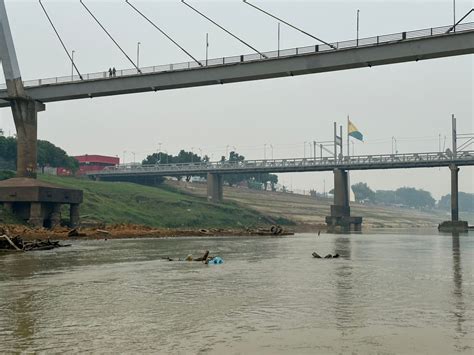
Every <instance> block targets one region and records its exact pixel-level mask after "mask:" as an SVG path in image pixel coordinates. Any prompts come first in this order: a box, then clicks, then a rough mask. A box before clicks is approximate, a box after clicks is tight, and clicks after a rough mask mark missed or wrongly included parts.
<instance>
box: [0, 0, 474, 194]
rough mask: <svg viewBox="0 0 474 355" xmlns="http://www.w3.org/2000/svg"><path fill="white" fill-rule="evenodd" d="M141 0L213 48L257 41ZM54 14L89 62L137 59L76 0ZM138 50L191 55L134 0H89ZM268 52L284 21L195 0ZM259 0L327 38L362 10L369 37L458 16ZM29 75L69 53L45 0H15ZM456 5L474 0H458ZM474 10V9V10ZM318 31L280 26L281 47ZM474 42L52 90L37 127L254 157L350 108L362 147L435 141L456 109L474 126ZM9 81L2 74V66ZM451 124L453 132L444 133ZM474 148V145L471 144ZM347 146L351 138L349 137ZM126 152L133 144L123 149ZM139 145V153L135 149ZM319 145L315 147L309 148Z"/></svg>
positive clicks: (57, 138)
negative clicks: (356, 59)
mask: <svg viewBox="0 0 474 355" xmlns="http://www.w3.org/2000/svg"><path fill="white" fill-rule="evenodd" d="M132 2H133V3H134V4H135V5H136V6H137V7H139V8H140V9H141V10H143V11H144V12H145V13H146V14H147V15H148V16H149V17H150V18H152V19H153V20H154V21H156V23H157V24H158V25H160V26H161V27H162V28H163V29H164V30H166V31H167V32H168V33H169V34H170V35H172V36H173V38H174V39H175V40H177V41H178V42H179V43H180V44H181V45H182V46H183V47H185V48H186V49H187V50H188V51H189V52H191V53H192V54H193V55H194V56H196V57H198V58H204V57H205V36H206V33H209V38H210V47H209V56H210V58H215V57H222V56H230V55H237V54H247V53H250V52H251V50H250V49H248V48H247V47H245V46H243V45H242V44H241V43H239V42H237V41H236V40H235V39H233V38H232V37H229V36H228V35H227V34H225V33H224V32H222V31H221V30H219V29H218V28H216V27H215V26H213V25H212V24H210V23H209V22H207V21H206V20H205V19H203V18H201V17H200V16H199V15H197V14H196V13H194V12H192V11H191V10H190V9H189V8H187V7H186V6H185V5H183V4H181V3H180V1H179V0H174V1H141V0H134V1H133V0H132ZM43 3H44V5H45V6H46V7H47V9H48V11H49V13H50V16H51V17H52V19H53V21H54V22H55V25H56V26H57V28H58V30H59V32H60V33H61V35H62V36H63V39H64V41H65V43H66V45H67V47H68V49H69V50H75V59H76V63H77V66H78V68H79V70H80V71H81V72H82V73H88V72H98V71H103V70H107V69H108V68H109V67H113V66H115V67H116V68H117V69H122V68H124V69H125V68H130V67H131V64H130V63H129V62H128V61H127V59H126V58H125V57H124V56H123V55H122V53H121V52H119V50H118V49H117V48H116V47H115V46H114V44H113V43H112V42H111V41H110V40H109V39H108V37H106V35H105V34H104V33H103V32H102V30H101V29H100V28H99V27H98V25H97V24H96V23H95V22H94V21H93V20H92V18H91V17H90V15H89V14H88V13H87V12H86V11H85V9H84V8H83V7H82V6H81V5H80V3H79V0H64V1H53V0H44V1H43ZM85 3H86V4H87V5H88V6H89V8H90V9H91V10H92V11H94V13H95V14H96V15H97V17H98V18H99V19H100V20H101V21H102V23H103V24H104V25H105V26H106V28H107V29H108V30H110V32H111V33H112V34H113V36H114V37H115V39H116V40H117V41H118V42H119V43H120V44H121V45H122V46H123V48H124V49H125V51H126V52H127V53H128V54H129V55H130V57H131V58H133V60H135V59H136V55H137V54H136V49H137V42H139V41H140V42H141V46H140V66H151V65H160V64H168V63H176V62H184V61H188V57H187V56H186V55H185V54H184V53H183V52H181V51H180V50H179V49H177V48H176V47H174V45H173V44H172V43H171V42H169V41H168V40H167V39H166V38H164V37H163V36H162V35H161V34H160V33H159V32H157V31H156V30H155V29H154V28H153V27H152V26H150V24H148V23H147V22H145V21H144V20H143V19H142V18H141V17H139V16H138V15H137V14H136V13H135V12H133V10H131V8H130V7H129V6H128V5H126V4H125V1H123V0H115V1H94V0H85ZM189 3H190V4H193V5H195V6H196V7H198V8H199V9H200V10H202V11H203V12H205V13H206V14H208V15H209V16H210V17H212V18H214V19H215V20H217V21H218V22H219V23H221V24H222V25H224V26H225V27H227V28H228V29H229V30H231V31H233V32H234V33H235V34H237V35H238V36H241V37H242V38H243V39H245V40H247V41H248V42H250V43H251V44H252V45H253V46H254V47H256V48H257V49H259V50H260V51H268V50H275V49H276V48H277V22H276V20H273V19H271V18H269V17H267V16H265V15H263V14H262V13H260V12H258V11H256V10H254V9H252V8H251V7H249V6H248V5H245V4H243V3H242V2H241V1H240V0H228V1H222V0H220V1H198V0H189ZM254 3H255V4H256V5H261V6H262V7H264V8H265V9H268V10H269V11H271V12H273V13H275V14H278V15H279V16H281V17H282V18H284V19H286V20H288V21H289V22H291V23H293V24H296V25H298V26H299V27H301V28H303V29H305V30H306V31H308V32H310V33H312V34H314V35H316V36H317V37H320V38H322V39H324V40H325V41H341V40H348V39H354V38H355V36H356V11H357V9H360V37H369V36H374V35H382V34H389V33H394V32H401V31H409V30H416V29H423V28H429V27H436V26H444V25H450V24H451V23H452V21H453V11H452V0H443V1H441V0H440V1H385V0H380V1H262V0H255V1H254ZM6 5H7V11H8V14H9V19H10V24H11V27H12V32H13V37H14V40H15V45H16V51H17V55H18V59H19V63H20V69H21V71H22V76H23V79H24V80H28V79H37V78H47V77H55V76H65V75H70V73H71V63H70V61H69V59H68V58H67V56H66V54H65V53H64V51H63V49H62V47H61V46H60V44H59V42H58V40H57V38H56V37H55V34H54V32H53V31H52V29H51V27H50V25H49V23H48V22H47V19H46V18H45V16H44V14H43V12H42V10H41V7H40V5H39V4H38V1H36V0H34V1H33V0H28V1H26V0H25V1H19V0H14V1H13V0H10V1H8V0H7V1H6ZM456 6H457V8H456V14H457V17H458V18H459V17H460V16H462V15H464V14H465V13H466V12H467V11H468V10H469V9H470V8H471V7H472V2H471V1H461V0H457V1H456ZM470 21H474V17H473V16H471V18H470ZM313 44H315V41H314V40H313V39H311V38H310V37H307V36H305V35H303V34H301V33H299V32H297V31H295V30H293V29H291V28H289V27H285V26H284V25H282V27H281V48H294V47H298V46H306V45H313ZM473 59H474V57H473V56H472V55H466V56H460V57H453V58H444V59H435V60H429V61H419V62H414V63H405V64H395V65H389V66H380V67H372V68H363V69H355V70H349V71H340V72H333V73H324V74H312V75H306V76H297V77H291V78H280V79H271V80H263V81H255V82H245V83H237V84H227V85H218V86H209V87H200V88H189V89H181V90H170V91H162V92H157V93H142V94H134V95H124V96H115V97H108V98H96V99H92V100H90V99H87V100H77V101H68V102H60V103H52V104H48V105H47V110H46V112H44V113H41V114H40V116H39V138H40V139H47V140H49V141H51V142H53V143H54V144H56V145H58V146H61V147H62V148H64V149H65V150H66V151H67V152H68V153H69V154H71V155H76V154H85V153H88V154H106V155H114V156H115V155H118V156H120V158H121V159H123V157H125V160H126V162H130V161H132V160H133V159H134V156H135V159H136V160H137V161H139V160H141V159H143V158H144V157H145V156H146V155H147V154H150V153H153V152H155V151H157V149H158V147H159V144H160V143H161V147H162V150H166V151H168V152H169V153H176V152H177V151H178V150H179V149H180V148H185V149H188V150H190V149H191V148H193V150H194V151H195V152H196V153H198V154H200V152H201V151H202V152H203V154H208V155H210V156H211V157H212V158H213V159H218V158H220V156H221V155H223V154H225V152H226V149H229V150H230V149H233V148H234V147H235V148H236V149H237V151H238V152H239V153H241V154H243V155H245V157H246V158H248V159H261V158H263V155H264V144H267V149H266V155H267V157H271V154H272V149H271V148H270V145H272V146H273V156H274V157H275V158H284V157H302V156H303V154H304V150H303V149H304V142H305V141H313V140H316V141H318V140H330V139H332V123H333V122H334V121H338V122H339V123H340V124H344V125H345V122H346V117H347V115H350V117H351V119H352V121H353V122H354V123H355V124H356V125H357V127H358V128H359V130H360V131H362V133H363V134H364V137H365V140H366V141H365V142H364V143H360V142H358V141H355V145H354V149H355V154H377V153H390V152H391V149H392V137H395V138H396V140H397V149H398V151H399V152H403V153H410V152H423V151H436V150H437V149H438V146H439V142H440V141H439V135H440V134H441V146H442V147H445V148H447V147H449V146H450V145H451V139H450V128H451V114H452V113H454V114H455V115H456V117H457V118H458V132H459V133H474V129H473V128H474V127H473V126H474V122H473V121H474V118H473V117H474V116H473V113H474V107H473V106H474V105H473V85H474V84H473V82H474V78H473V74H474V60H473ZM1 79H2V80H1V81H2V82H3V75H2V76H1ZM0 123H1V127H2V128H3V129H4V130H5V132H6V133H7V134H8V132H11V134H13V133H14V125H13V120H12V116H11V112H10V110H9V109H7V108H4V109H0ZM445 136H446V137H447V138H446V140H445V138H444V137H445ZM471 149H474V147H473V146H471ZM344 150H346V149H344ZM124 152H125V153H124ZM132 152H133V153H135V154H133V153H132ZM306 154H307V155H308V154H309V147H308V148H307V149H306ZM280 180H281V181H283V182H284V183H285V184H286V185H288V186H292V187H293V188H294V189H306V190H308V189H310V188H313V189H316V190H318V191H322V190H323V185H324V183H325V185H326V190H329V189H330V188H331V187H332V173H298V174H280ZM358 181H363V182H367V183H368V184H369V186H371V187H372V188H373V189H395V188H398V187H401V186H414V187H417V188H423V189H426V190H429V191H431V192H432V193H433V195H434V196H435V197H436V198H439V197H440V196H441V195H444V194H446V193H449V186H450V184H449V169H448V168H443V169H411V170H385V171H360V172H353V173H351V182H352V183H354V182H358ZM460 190H461V191H466V192H474V168H472V167H468V168H461V172H460Z"/></svg>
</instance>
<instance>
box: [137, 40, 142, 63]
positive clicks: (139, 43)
mask: <svg viewBox="0 0 474 355" xmlns="http://www.w3.org/2000/svg"><path fill="white" fill-rule="evenodd" d="M141 44H142V43H141V42H137V68H140V45H141Z"/></svg>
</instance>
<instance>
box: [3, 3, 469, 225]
mask: <svg viewBox="0 0 474 355" xmlns="http://www.w3.org/2000/svg"><path fill="white" fill-rule="evenodd" d="M79 2H80V3H81V5H82V6H83V7H84V9H85V10H86V11H87V13H88V15H90V16H91V17H92V18H93V19H94V21H95V22H96V23H97V24H98V25H99V26H100V28H101V30H103V31H104V32H105V33H106V35H107V36H108V37H109V39H110V40H111V41H112V42H113V43H114V45H115V46H116V47H117V48H118V49H119V50H120V51H121V52H122V54H123V55H124V56H125V57H126V58H127V60H128V61H129V62H130V63H131V64H132V65H133V68H132V69H128V70H119V71H115V69H114V70H113V71H109V72H99V73H88V74H87V73H85V74H84V73H81V72H80V71H79V69H78V68H77V65H76V63H75V62H74V59H73V57H72V55H71V54H70V51H69V50H68V48H67V46H66V43H65V42H64V40H63V39H62V37H61V34H60V33H59V31H58V30H57V28H56V26H55V25H54V21H53V19H52V17H51V16H50V15H49V13H48V11H47V9H46V7H45V6H44V4H43V3H42V1H41V0H39V4H40V5H41V8H42V10H43V11H44V13H45V15H46V18H47V20H48V21H49V23H50V25H51V27H52V29H53V30H54V32H55V34H56V35H57V38H58V40H59V41H60V44H61V46H62V47H63V49H64V52H65V53H66V54H67V57H68V58H69V59H70V60H71V63H72V66H73V68H74V69H75V71H76V74H77V75H74V74H72V75H71V76H67V77H55V78H41V79H37V80H33V81H23V80H22V77H21V72H20V68H19V65H18V60H17V56H16V52H15V45H14V41H13V37H12V34H11V29H10V25H9V20H8V16H7V12H6V8H5V3H4V0H0V59H1V60H2V66H3V71H4V75H5V80H6V83H5V85H3V87H1V86H0V107H11V109H12V113H13V118H14V121H15V126H16V129H17V176H18V177H22V178H33V179H34V178H35V177H36V170H37V118H38V112H42V111H44V110H45V109H46V107H45V104H46V103H49V102H57V101H65V100H75V99H84V98H95V97H103V96H111V95H121V94H132V93H140V92H150V91H161V90H170V89H180V88H187V87H199V86H205V85H216V84H228V83H235V82H243V81H252V80H263V79H271V78H278V77H290V76H295V75H307V74H314V73H322V72H331V71H340V70H348V69H356V68H364V67H368V68H370V67H374V66H378V65H388V64H394V63H403V62H409V61H423V60H428V59H434V58H443V57H451V56H460V55H467V54H472V53H474V23H472V22H471V23H461V22H462V21H463V20H464V19H465V18H467V16H469V15H470V14H471V13H472V12H473V11H474V9H472V10H471V11H469V12H468V13H467V14H466V15H464V16H463V17H462V18H461V19H460V20H459V21H457V22H456V19H455V20H454V23H453V25H449V26H445V27H434V28H428V29H422V30H417V31H406V32H400V33H395V34H388V35H379V36H374V37H370V38H361V39H359V38H356V39H355V40H351V41H342V42H335V43H329V42H326V41H324V40H322V39H320V38H318V37H316V36H314V35H312V34H310V33H308V32H306V31H303V30H302V29H300V28H298V27H297V26H295V25H293V24H290V23H289V22H286V21H284V20H283V19H281V18H279V17H277V16H275V15H273V14H271V13H269V12H268V11H266V10H264V9H261V8H260V7H258V6H256V5H253V4H250V3H249V1H248V0H244V1H243V2H244V3H245V4H246V5H249V6H251V7H252V8H254V9H255V10H258V11H260V12H262V13H263V14H265V15H266V16H270V17H272V18H274V19H276V20H278V21H279V22H281V23H283V24H285V25H287V26H289V27H291V28H293V29H294V30H297V31H299V32H301V33H303V34H305V35H307V36H309V37H311V38H312V39H313V40H315V44H314V45H311V46H307V47H302V48H293V49H285V50H280V48H278V49H277V50H276V51H271V52H261V51H259V50H258V49H256V48H255V47H254V46H252V45H250V44H249V43H248V42H247V41H245V40H243V39H242V38H240V37H238V36H236V35H235V34H234V33H232V32H231V31H229V30H228V29H226V28H225V27H224V26H223V25H221V24H219V23H218V22H217V21H216V20H214V19H211V18H210V17H208V16H207V15H205V14H204V13H203V12H201V11H199V10H198V9H197V8H195V7H193V6H192V5H190V4H189V3H187V2H186V1H185V0H181V2H182V3H183V4H184V5H186V6H187V7H188V8H190V9H191V10H193V11H194V12H195V13H197V14H198V15H199V16H201V17H203V18H205V19H206V20H207V21H209V22H211V23H212V24H213V25H215V26H217V27H219V28H220V29H221V30H222V31H224V32H226V33H227V34H228V35H229V36H232V37H233V38H234V39H235V40H238V41H239V42H241V43H242V44H244V45H245V46H247V47H248V48H250V49H251V50H252V51H253V53H252V54H243V55H239V56H233V57H223V58H213V59H208V58H206V59H205V60H197V59H196V58H195V57H194V56H192V55H191V54H190V53H189V52H188V51H187V50H186V49H184V48H183V47H182V46H181V45H180V44H178V43H177V42H176V41H175V40H174V39H173V38H172V36H170V35H169V34H167V33H166V32H165V31H164V30H163V29H161V28H160V27H159V26H158V25H157V24H156V23H155V22H153V20H151V19H150V18H149V17H147V16H146V14H144V13H143V12H142V11H140V10H139V9H138V8H137V7H136V6H135V5H134V4H132V2H131V0H125V2H126V3H127V4H128V5H130V7H131V8H132V9H133V10H134V11H135V12H137V13H138V14H139V15H140V16H141V17H143V18H144V19H145V20H146V21H147V22H149V23H150V24H151V25H152V26H153V27H154V28H155V29H156V30H158V31H159V32H160V33H161V34H162V35H164V36H166V37H167V38H168V39H169V40H170V41H171V42H173V44H175V45H176V46H177V47H179V48H180V49H181V50H182V51H183V52H184V53H185V54H186V55H187V56H188V57H190V58H191V59H192V61H189V62H184V63H177V64H169V65H157V66H153V67H146V68H141V67H140V66H139V63H138V58H137V62H134V61H133V60H132V59H131V58H130V56H129V55H128V54H127V53H126V52H125V51H124V50H123V48H122V47H121V45H120V44H119V43H118V41H117V40H116V39H115V38H114V37H113V35H112V34H111V33H110V32H109V31H108V30H107V28H105V26H104V25H103V24H102V23H101V21H100V20H99V19H98V18H97V16H96V15H94V13H93V11H91V9H90V8H89V7H88V6H87V5H86V4H85V3H84V0H79ZM38 63H39V61H38ZM455 127H456V123H455V118H454V117H453V150H452V152H451V154H452V156H445V155H443V154H444V153H424V154H412V155H393V156H390V157H384V156H378V157H376V156H364V157H348V158H345V159H339V160H338V159H336V157H337V154H336V149H335V151H334V156H335V158H334V160H332V161H331V160H330V159H329V160H317V159H313V160H312V161H308V160H304V159H303V160H299V159H294V160H292V161H288V160H286V161H260V162H259V161H254V162H245V164H244V165H242V166H228V165H226V164H221V165H219V164H218V163H207V165H199V166H198V165H193V166H185V167H183V166H168V167H142V169H143V170H141V171H139V170H140V169H138V168H133V169H130V171H128V172H127V171H124V169H125V170H126V169H127V168H124V167H119V168H117V169H116V170H115V171H112V170H110V171H106V172H104V173H101V174H102V177H106V175H105V174H107V173H108V174H109V175H113V174H115V175H114V176H119V175H120V174H135V175H134V176H138V175H137V174H148V173H150V174H155V175H157V174H161V175H176V174H178V175H185V174H188V173H189V174H201V173H207V175H208V196H209V198H210V200H211V201H219V200H221V199H222V181H223V180H222V175H223V174H225V173H230V172H240V171H254V172H258V171H262V172H289V171H295V172H296V171H325V170H334V185H335V197H334V205H333V206H331V216H330V217H328V218H329V219H328V220H327V222H328V224H329V225H332V226H335V225H342V226H351V225H354V226H356V227H357V228H358V227H360V224H361V222H362V219H361V218H359V217H351V216H350V208H349V201H348V195H349V194H348V189H349V187H348V177H347V171H348V170H355V169H388V168H415V167H435V166H449V167H450V169H451V177H452V182H451V186H452V193H451V195H452V201H453V202H452V204H453V206H452V220H453V221H457V219H458V211H457V193H458V186H457V183H458V171H459V168H458V166H460V165H472V163H473V161H472V155H471V152H469V153H468V154H467V155H462V154H461V153H460V155H457V149H456V128H455ZM335 138H337V135H335ZM339 139H340V140H341V154H340V155H341V157H342V134H341V137H339ZM179 169H181V170H180V171H179V172H177V170H179ZM132 170H133V171H132ZM173 170H174V173H173ZM95 176H96V177H99V176H100V174H96V175H95ZM30 180H31V179H30ZM30 182H31V181H30ZM30 185H31V184H30ZM33 185H34V184H33ZM33 185H32V186H33ZM36 187H38V186H34V188H36ZM10 190H11V186H9V187H8V188H7V189H6V190H5V191H6V195H5V196H6V200H5V201H9V202H8V203H9V204H10V205H11V204H12V201H11V196H13V195H12V193H11V191H10ZM15 194H16V192H15ZM15 196H16V195H15ZM51 196H53V193H52V192H51ZM66 200H67V199H66V196H65V198H64V201H66ZM35 201H36V200H35ZM61 201H62V203H64V201H63V200H58V201H56V202H57V203H56V204H54V206H53V205H52V203H53V202H52V201H49V200H48V202H47V204H45V205H43V201H36V202H33V201H30V202H31V206H30V208H29V211H28V214H29V215H30V217H31V216H33V217H31V218H30V220H34V221H40V220H41V221H42V220H43V218H44V217H45V215H51V216H52V215H54V216H55V217H54V219H55V220H57V213H58V212H57V211H58V210H59V207H58V206H59V205H58V203H61ZM0 202H1V201H0ZM13 202H15V201H13ZM17 202H18V201H17ZM21 203H23V205H22V206H23V207H24V201H23V200H22V201H21ZM73 205H74V206H73ZM10 207H11V206H10ZM73 207H74V208H73ZM78 211H79V210H78V204H77V203H74V204H71V220H73V217H72V216H73V215H74V220H76V219H77V217H78V215H79V212H78ZM50 218H51V219H53V217H50Z"/></svg>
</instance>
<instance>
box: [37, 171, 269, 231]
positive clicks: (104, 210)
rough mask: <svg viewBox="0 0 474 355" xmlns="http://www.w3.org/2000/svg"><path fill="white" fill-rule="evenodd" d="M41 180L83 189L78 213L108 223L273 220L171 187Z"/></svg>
mask: <svg viewBox="0 0 474 355" xmlns="http://www.w3.org/2000/svg"><path fill="white" fill-rule="evenodd" d="M39 179H40V180H43V181H46V182H49V183H53V184H57V185H62V186H65V187H69V188H77V189H81V190H83V191H84V202H83V204H82V205H81V215H82V216H85V215H86V216H88V217H87V219H93V220H97V221H100V222H104V223H107V224H118V223H132V224H141V225H148V226H151V227H169V228H245V227H256V226H262V225H269V224H272V222H273V221H271V220H269V219H268V217H266V216H264V215H263V214H261V213H259V212H256V211H254V210H250V209H246V208H243V207H241V206H240V205H238V204H237V203H235V202H226V203H223V204H220V205H215V204H212V203H209V202H207V200H206V199H204V198H202V197H195V196H190V195H188V194H185V193H182V192H179V191H177V190H174V189H172V188H166V187H163V188H156V187H148V186H142V185H137V184H132V183H121V182H99V181H91V180H87V179H77V178H71V177H58V176H48V175H41V176H39Z"/></svg>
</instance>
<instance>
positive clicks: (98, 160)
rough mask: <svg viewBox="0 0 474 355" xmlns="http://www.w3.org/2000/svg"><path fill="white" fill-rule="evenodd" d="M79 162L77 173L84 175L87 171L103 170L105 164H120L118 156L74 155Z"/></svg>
mask: <svg viewBox="0 0 474 355" xmlns="http://www.w3.org/2000/svg"><path fill="white" fill-rule="evenodd" d="M74 159H76V160H77V161H78V162H79V171H78V172H77V175H84V174H86V173H87V172H89V171H99V170H103V169H104V168H105V167H107V166H115V165H119V164H120V158H118V157H108V156H105V155H88V154H86V155H79V156H77V157H74Z"/></svg>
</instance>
